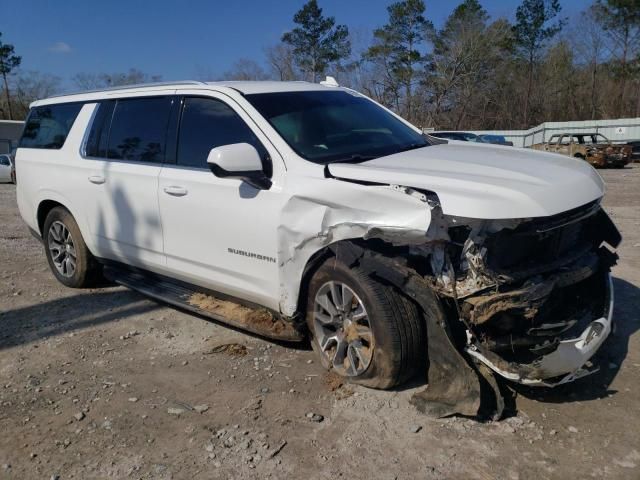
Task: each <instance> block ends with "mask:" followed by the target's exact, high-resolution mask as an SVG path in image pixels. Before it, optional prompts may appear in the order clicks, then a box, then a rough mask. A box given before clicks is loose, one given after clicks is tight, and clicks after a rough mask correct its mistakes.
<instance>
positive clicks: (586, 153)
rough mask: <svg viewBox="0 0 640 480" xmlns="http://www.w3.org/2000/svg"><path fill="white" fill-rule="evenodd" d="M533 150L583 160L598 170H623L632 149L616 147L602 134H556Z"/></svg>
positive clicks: (628, 160)
mask: <svg viewBox="0 0 640 480" xmlns="http://www.w3.org/2000/svg"><path fill="white" fill-rule="evenodd" d="M531 148H533V149H534V150H542V151H545V152H553V153H559V154H562V155H567V156H570V157H575V158H581V159H582V160H586V161H587V162H589V163H590V164H591V165H593V166H594V167H597V168H603V167H617V168H623V167H624V166H625V165H627V164H628V163H629V162H630V161H631V147H629V146H626V145H614V144H613V143H611V142H610V141H609V139H608V138H607V137H605V136H604V135H602V134H600V133H562V134H556V135H552V136H551V138H550V139H549V141H548V142H546V143H539V144H536V145H533V146H532V147H531Z"/></svg>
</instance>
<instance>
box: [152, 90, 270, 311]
mask: <svg viewBox="0 0 640 480" xmlns="http://www.w3.org/2000/svg"><path fill="white" fill-rule="evenodd" d="M180 119H181V120H180V127H179V135H178V141H177V147H176V162H175V164H174V165H165V166H164V167H163V169H162V172H161V173H160V181H159V205H160V218H161V221H162V227H163V232H164V252H165V255H166V262H167V269H168V270H169V271H170V273H171V275H172V276H176V277H179V278H183V279H184V280H187V281H189V282H191V283H197V284H199V285H202V286H205V287H208V288H211V289H213V290H216V291H220V292H223V293H226V294H229V295H233V296H237V297H242V298H245V299H248V300H251V301H254V302H256V303H259V304H262V305H265V306H268V307H271V308H277V305H278V298H277V296H278V294H277V291H278V288H277V287H278V265H277V263H276V256H277V221H278V212H279V211H280V203H281V201H282V199H281V194H280V187H279V185H278V181H277V178H276V177H279V176H281V173H282V165H281V164H278V165H275V167H276V168H275V170H276V173H275V174H274V173H273V172H271V171H270V170H272V169H273V168H272V165H271V163H270V158H274V161H275V160H278V161H279V157H278V156H277V152H276V151H275V150H274V149H273V147H269V150H268V149H267V148H266V147H265V144H267V142H266V139H265V138H264V136H263V135H262V133H260V132H259V131H257V129H256V132H254V130H253V129H252V128H251V127H250V126H249V125H252V124H253V122H252V120H251V119H250V118H249V117H248V116H247V115H246V113H244V112H243V111H242V110H241V109H240V108H238V107H237V105H235V104H234V103H233V102H232V101H231V100H226V99H225V98H224V97H216V98H214V97H195V96H194V97H189V96H187V97H184V98H183V100H182V111H181V115H180ZM259 136H260V138H259ZM261 139H262V140H261ZM234 143H249V144H251V145H253V146H254V147H256V149H257V150H258V152H259V153H260V155H261V157H262V158H263V159H264V167H265V169H266V171H267V173H268V174H269V173H271V174H273V180H274V185H273V186H272V187H271V188H270V189H269V190H257V189H255V188H253V187H251V186H250V185H248V184H246V183H244V182H242V181H241V180H238V179H231V178H218V177H216V176H215V175H213V173H211V171H210V169H209V167H208V165H207V156H208V154H209V151H210V150H211V149H212V148H215V147H219V146H222V145H229V144H234Z"/></svg>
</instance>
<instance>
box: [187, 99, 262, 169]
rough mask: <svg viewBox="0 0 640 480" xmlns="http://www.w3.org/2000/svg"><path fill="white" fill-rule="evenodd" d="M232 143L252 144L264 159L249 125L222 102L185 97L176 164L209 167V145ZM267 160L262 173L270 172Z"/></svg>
mask: <svg viewBox="0 0 640 480" xmlns="http://www.w3.org/2000/svg"><path fill="white" fill-rule="evenodd" d="M234 143H248V144H250V145H253V146H254V147H255V148H256V150H258V153H259V154H260V157H261V158H263V162H266V159H267V157H268V155H267V151H266V150H265V148H264V146H263V145H262V144H261V143H260V141H259V140H258V138H257V137H256V136H255V134H254V133H253V132H252V131H251V129H250V128H249V126H248V125H247V124H246V123H245V122H244V120H242V118H240V116H238V114H237V113H236V112H234V111H233V110H232V109H231V107H229V106H228V105H227V104H225V103H224V102H221V101H219V100H215V99H212V98H197V97H193V98H185V100H184V107H183V110H182V121H181V123H180V132H179V135H178V158H177V163H178V165H182V166H185V167H197V168H208V165H207V157H208V155H209V151H210V150H211V149H212V148H215V147H220V146H222V145H231V144H234ZM270 170H271V169H270V163H268V164H266V165H265V173H266V174H267V175H268V176H270V175H271V172H270Z"/></svg>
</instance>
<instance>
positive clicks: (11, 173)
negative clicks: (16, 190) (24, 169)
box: [0, 154, 16, 183]
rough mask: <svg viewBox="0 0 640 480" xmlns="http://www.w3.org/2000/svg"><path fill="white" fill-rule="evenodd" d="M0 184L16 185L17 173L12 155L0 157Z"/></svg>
mask: <svg viewBox="0 0 640 480" xmlns="http://www.w3.org/2000/svg"><path fill="white" fill-rule="evenodd" d="M0 182H11V183H16V171H15V168H14V165H13V160H12V159H11V155H4V154H3V155H0Z"/></svg>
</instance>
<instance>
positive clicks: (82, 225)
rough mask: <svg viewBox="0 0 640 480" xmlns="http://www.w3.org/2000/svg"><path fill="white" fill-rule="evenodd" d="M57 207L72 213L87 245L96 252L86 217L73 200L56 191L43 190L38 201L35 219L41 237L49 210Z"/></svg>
mask: <svg viewBox="0 0 640 480" xmlns="http://www.w3.org/2000/svg"><path fill="white" fill-rule="evenodd" d="M56 207H62V208H64V209H65V210H67V211H68V212H69V213H70V214H71V216H72V217H73V218H74V220H75V221H76V223H77V224H78V228H79V229H80V233H81V234H82V237H83V240H84V242H85V244H86V245H87V247H88V248H89V251H91V252H92V253H94V252H95V250H94V245H93V241H92V238H91V235H89V233H90V230H89V226H88V225H87V223H86V219H85V218H84V217H83V216H82V215H80V214H79V212H78V211H76V209H75V208H73V207H72V206H71V202H70V201H69V200H68V199H67V198H65V197H63V196H62V195H59V194H57V193H55V192H42V194H41V196H40V198H39V200H38V202H37V207H36V209H35V219H34V220H35V223H36V226H37V227H38V233H39V234H40V237H41V238H42V237H43V236H44V232H43V228H44V222H45V220H46V218H47V215H48V214H49V212H51V210H53V209H54V208H56Z"/></svg>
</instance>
